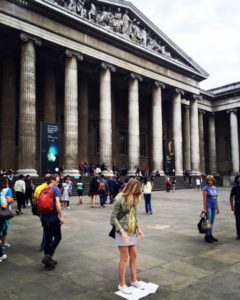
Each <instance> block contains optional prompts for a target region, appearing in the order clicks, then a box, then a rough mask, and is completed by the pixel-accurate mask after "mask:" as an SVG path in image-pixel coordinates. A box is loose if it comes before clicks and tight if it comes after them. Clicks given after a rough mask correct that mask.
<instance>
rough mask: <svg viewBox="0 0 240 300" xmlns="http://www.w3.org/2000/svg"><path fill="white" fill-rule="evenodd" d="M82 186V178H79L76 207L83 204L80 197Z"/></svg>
mask: <svg viewBox="0 0 240 300" xmlns="http://www.w3.org/2000/svg"><path fill="white" fill-rule="evenodd" d="M83 190H84V184H83V182H82V177H81V176H80V177H79V179H78V182H77V193H78V197H79V201H78V203H77V204H78V205H80V204H83V201H82V196H83Z"/></svg>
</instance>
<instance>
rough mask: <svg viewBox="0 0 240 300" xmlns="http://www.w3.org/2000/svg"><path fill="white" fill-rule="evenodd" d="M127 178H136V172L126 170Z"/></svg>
mask: <svg viewBox="0 0 240 300" xmlns="http://www.w3.org/2000/svg"><path fill="white" fill-rule="evenodd" d="M127 176H134V177H135V176H136V170H128V173H127Z"/></svg>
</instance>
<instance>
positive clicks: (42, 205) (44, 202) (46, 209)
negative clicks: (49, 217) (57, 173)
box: [37, 186, 55, 214]
mask: <svg viewBox="0 0 240 300" xmlns="http://www.w3.org/2000/svg"><path fill="white" fill-rule="evenodd" d="M37 205H38V210H39V212H40V213H42V214H51V213H53V212H54V210H55V201H54V190H53V188H52V187H51V186H49V187H46V188H45V189H43V190H42V191H41V193H40V195H39V198H38V204H37Z"/></svg>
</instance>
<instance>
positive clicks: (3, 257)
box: [0, 254, 7, 262]
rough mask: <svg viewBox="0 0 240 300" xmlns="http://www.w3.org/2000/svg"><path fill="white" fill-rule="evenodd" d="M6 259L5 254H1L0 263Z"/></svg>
mask: <svg viewBox="0 0 240 300" xmlns="http://www.w3.org/2000/svg"><path fill="white" fill-rule="evenodd" d="M5 259H7V254H3V256H0V262H2V261H3V260H5Z"/></svg>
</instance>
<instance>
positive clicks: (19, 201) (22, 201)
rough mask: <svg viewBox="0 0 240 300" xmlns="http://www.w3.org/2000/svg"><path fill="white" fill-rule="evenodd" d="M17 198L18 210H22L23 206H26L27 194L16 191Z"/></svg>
mask: <svg viewBox="0 0 240 300" xmlns="http://www.w3.org/2000/svg"><path fill="white" fill-rule="evenodd" d="M16 199H17V209H18V211H21V210H22V207H25V194H24V193H22V192H16Z"/></svg>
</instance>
